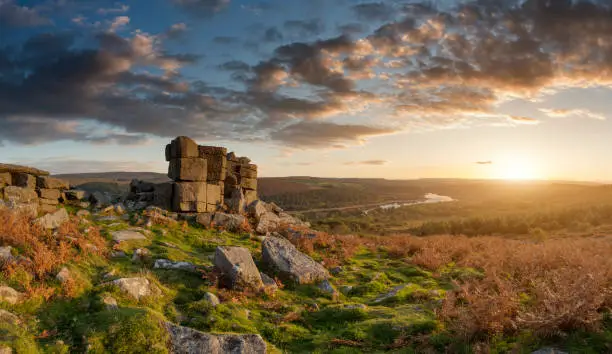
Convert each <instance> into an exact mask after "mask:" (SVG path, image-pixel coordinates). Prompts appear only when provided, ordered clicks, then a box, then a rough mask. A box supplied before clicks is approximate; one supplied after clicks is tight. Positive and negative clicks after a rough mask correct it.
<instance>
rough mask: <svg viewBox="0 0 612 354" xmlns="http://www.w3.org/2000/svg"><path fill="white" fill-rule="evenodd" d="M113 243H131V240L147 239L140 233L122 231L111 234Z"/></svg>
mask: <svg viewBox="0 0 612 354" xmlns="http://www.w3.org/2000/svg"><path fill="white" fill-rule="evenodd" d="M111 237H112V238H113V241H115V242H121V241H130V240H146V239H147V238H146V237H145V236H144V235H143V234H141V233H140V232H138V231H132V230H121V231H115V232H113V233H112V234H111Z"/></svg>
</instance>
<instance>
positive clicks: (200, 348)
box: [166, 322, 266, 354]
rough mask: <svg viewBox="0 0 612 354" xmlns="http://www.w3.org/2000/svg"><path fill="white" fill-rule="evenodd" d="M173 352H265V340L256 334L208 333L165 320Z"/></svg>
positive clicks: (181, 353) (258, 353) (235, 353)
mask: <svg viewBox="0 0 612 354" xmlns="http://www.w3.org/2000/svg"><path fill="white" fill-rule="evenodd" d="M166 330H167V331H168V334H169V335H170V342H171V348H170V349H171V352H172V353H174V354H200V353H207V354H224V353H232V354H265V353H266V342H265V341H264V340H263V338H261V336H259V335H258V334H209V333H204V332H200V331H197V330H195V329H192V328H189V327H183V326H178V325H175V324H173V323H170V322H166Z"/></svg>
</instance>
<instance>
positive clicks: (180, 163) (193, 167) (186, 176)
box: [168, 157, 206, 182]
mask: <svg viewBox="0 0 612 354" xmlns="http://www.w3.org/2000/svg"><path fill="white" fill-rule="evenodd" d="M168 177H169V178H170V179H172V180H174V181H191V182H197V181H206V159H202V158H199V157H191V158H175V159H172V160H170V164H169V165H168Z"/></svg>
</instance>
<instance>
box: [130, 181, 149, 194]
mask: <svg viewBox="0 0 612 354" xmlns="http://www.w3.org/2000/svg"><path fill="white" fill-rule="evenodd" d="M154 190H155V183H151V182H146V181H142V180H139V179H133V180H131V181H130V192H132V193H143V192H153V191H154Z"/></svg>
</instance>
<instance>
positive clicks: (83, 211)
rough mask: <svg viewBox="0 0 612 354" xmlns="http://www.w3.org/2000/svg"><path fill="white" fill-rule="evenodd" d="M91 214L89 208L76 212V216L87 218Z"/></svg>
mask: <svg viewBox="0 0 612 354" xmlns="http://www.w3.org/2000/svg"><path fill="white" fill-rule="evenodd" d="M89 215H91V213H90V212H89V211H87V210H84V209H83V210H79V211H77V212H76V216H78V217H80V218H86V217H88V216H89Z"/></svg>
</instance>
